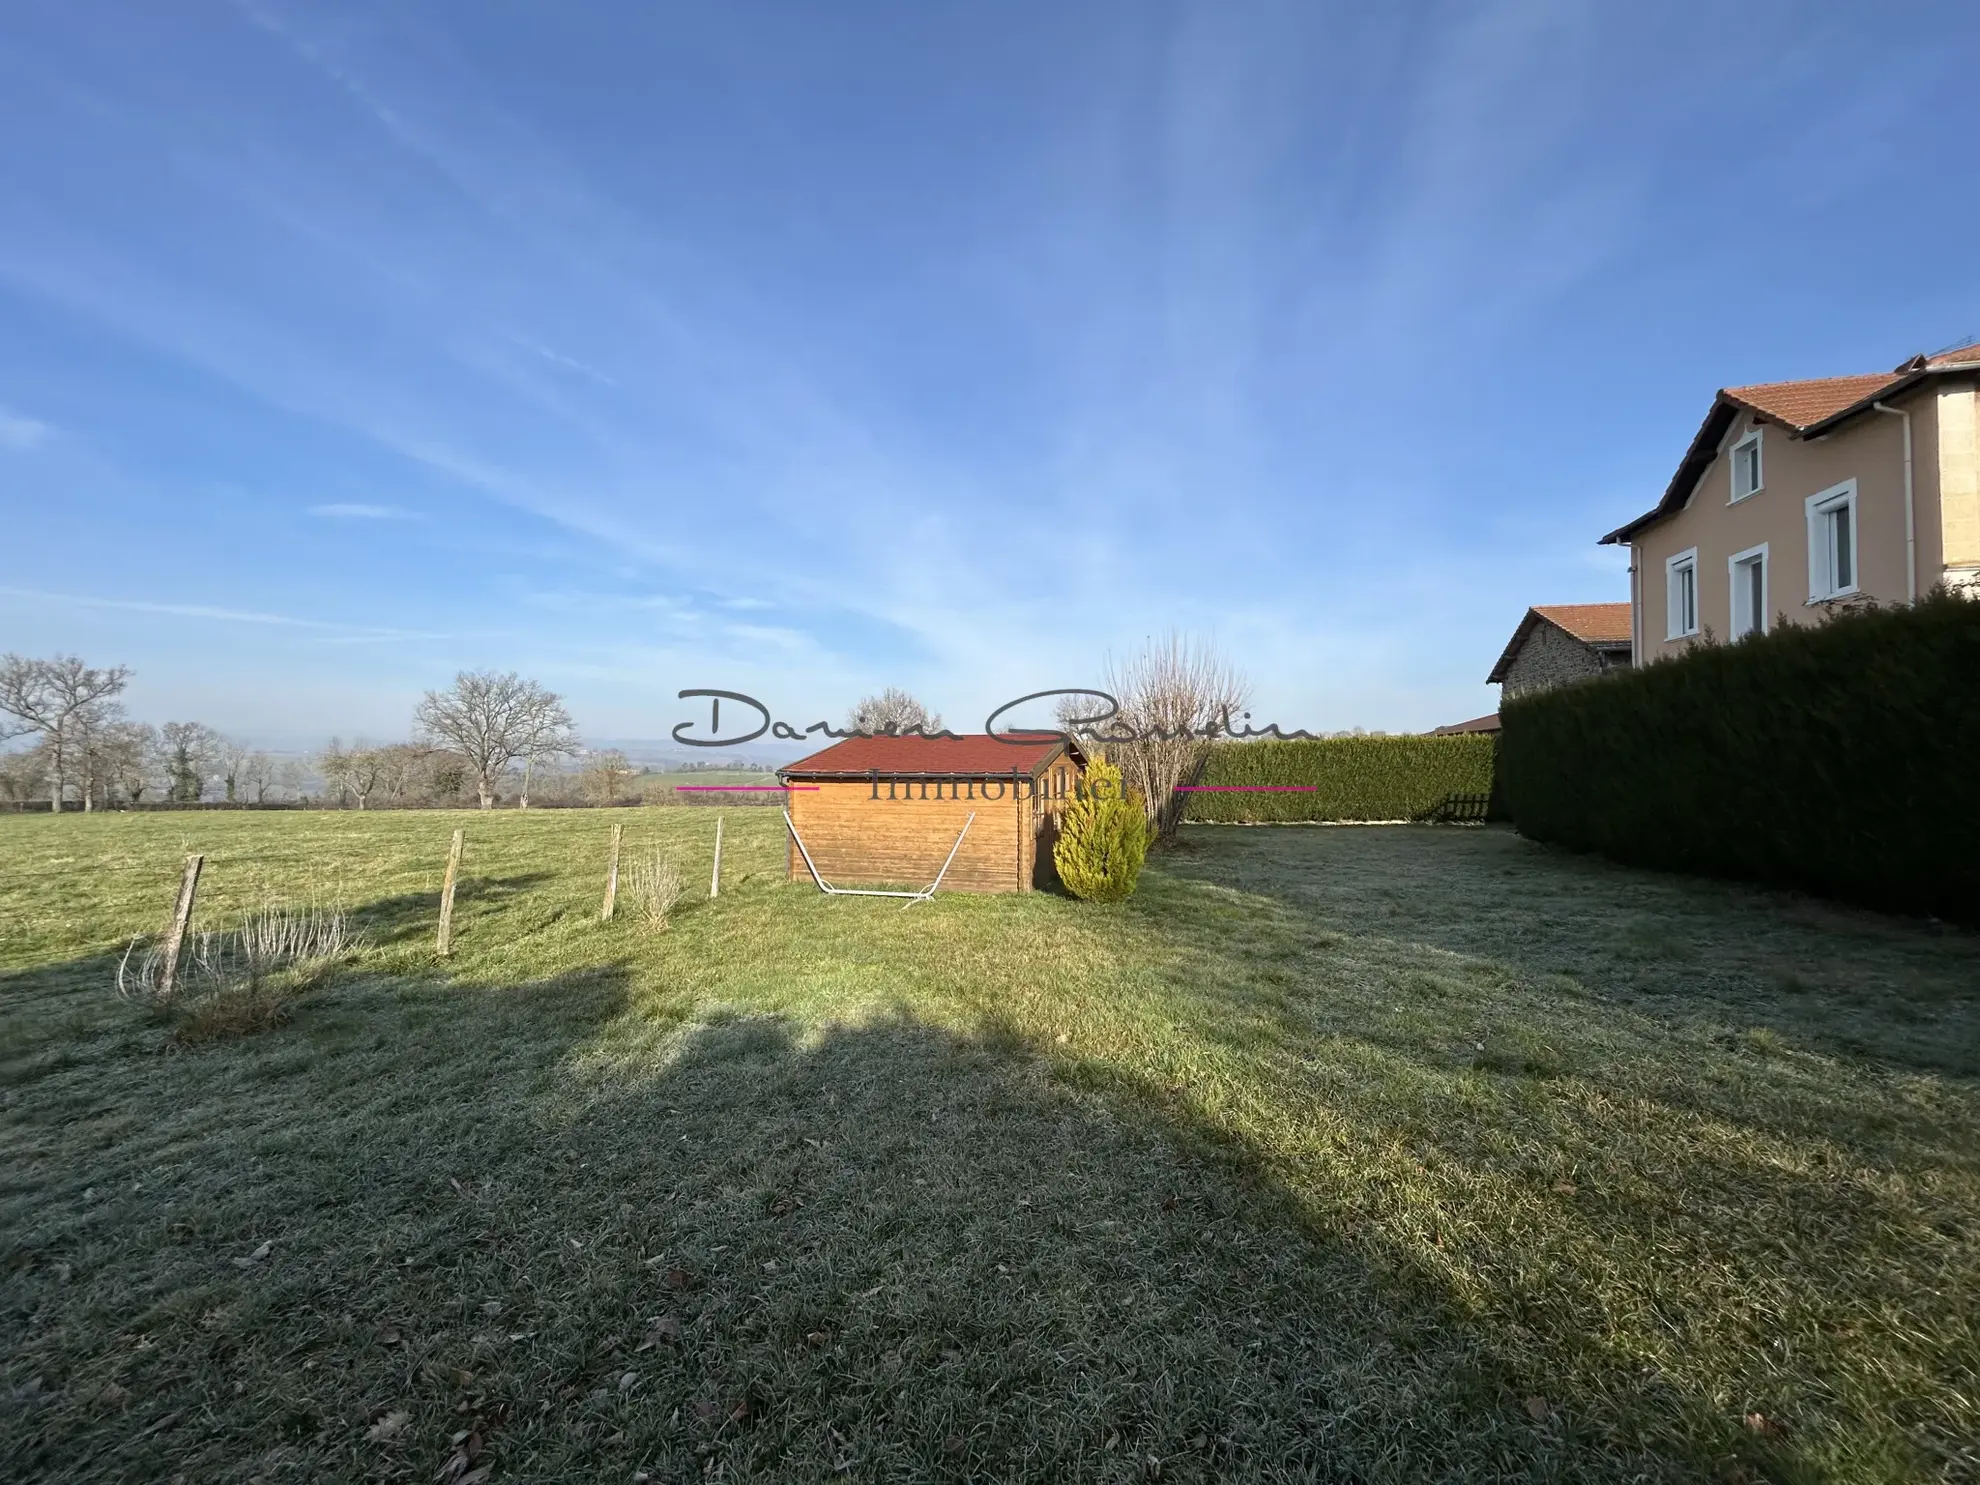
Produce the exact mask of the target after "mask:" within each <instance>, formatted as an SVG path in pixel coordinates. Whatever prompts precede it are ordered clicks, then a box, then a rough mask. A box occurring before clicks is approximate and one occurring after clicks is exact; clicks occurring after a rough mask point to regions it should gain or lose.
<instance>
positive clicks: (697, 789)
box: [674, 784, 818, 794]
mask: <svg viewBox="0 0 1980 1485" xmlns="http://www.w3.org/2000/svg"><path fill="white" fill-rule="evenodd" d="M817 787H818V786H817V785H816V784H676V785H674V788H675V790H676V791H677V792H679V793H683V794H685V793H689V792H693V793H696V794H713V793H717V792H721V793H734V792H735V791H737V790H759V789H760V790H768V791H771V792H776V791H778V790H785V791H788V790H791V789H816V788H817Z"/></svg>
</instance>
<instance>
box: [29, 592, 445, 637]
mask: <svg viewBox="0 0 1980 1485" xmlns="http://www.w3.org/2000/svg"><path fill="white" fill-rule="evenodd" d="M0 598H15V599H21V600H23V601H26V602H29V603H55V604H65V605H67V606H69V607H71V608H103V609H119V610H122V611H123V612H125V613H134V614H163V615H167V616H169V617H171V618H175V619H211V620H216V621H218V622H220V623H225V624H262V625H269V626H272V627H275V628H280V629H307V630H311V631H314V632H317V633H320V634H330V635H336V636H339V637H342V638H347V639H445V638H447V637H448V636H447V635H445V634H440V633H436V632H431V631H426V630H419V629H389V628H383V627H380V626H377V625H370V624H338V623H333V622H331V621H329V620H325V619H299V618H296V617H294V616H293V615H290V614H270V613H262V612H258V611H256V610H254V609H239V608H221V607H218V606H216V605H214V604H208V603H154V602H151V601H149V600H147V599H142V598H97V597H94V596H92V595H89V594H84V593H49V592H46V591H44V590H42V589H39V588H7V587H0Z"/></svg>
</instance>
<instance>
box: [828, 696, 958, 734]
mask: <svg viewBox="0 0 1980 1485" xmlns="http://www.w3.org/2000/svg"><path fill="white" fill-rule="evenodd" d="M846 726H847V728H849V729H850V730H851V731H854V732H877V733H886V734H888V735H889V736H891V735H893V734H895V733H902V732H914V731H921V732H940V731H941V730H942V718H941V715H940V714H939V713H937V712H931V711H930V710H929V709H928V708H927V707H925V706H923V705H922V704H921V702H919V701H917V700H916V699H915V698H914V697H913V696H910V695H909V694H908V693H907V692H905V691H903V690H902V689H901V688H900V687H898V686H889V687H888V688H887V689H886V690H884V691H882V692H881V693H880V694H879V695H878V696H862V697H861V698H860V700H859V705H857V706H855V707H854V708H853V709H852V710H851V711H849V712H847V713H846Z"/></svg>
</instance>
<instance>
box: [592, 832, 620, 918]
mask: <svg viewBox="0 0 1980 1485" xmlns="http://www.w3.org/2000/svg"><path fill="white" fill-rule="evenodd" d="M625 833H626V827H625V826H624V825H614V826H613V827H612V854H611V856H610V858H609V859H608V860H607V862H606V865H605V907H604V910H603V911H602V912H600V913H599V915H598V921H599V922H601V923H609V922H611V921H612V909H613V908H614V907H615V906H616V905H617V904H618V901H619V838H620V837H621V836H623V835H624V834H625Z"/></svg>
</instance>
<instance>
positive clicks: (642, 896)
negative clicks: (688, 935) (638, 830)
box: [626, 852, 686, 933]
mask: <svg viewBox="0 0 1980 1485" xmlns="http://www.w3.org/2000/svg"><path fill="white" fill-rule="evenodd" d="M685 885H686V884H685V882H684V881H683V879H682V877H681V869H680V868H679V867H678V866H676V865H674V863H673V862H672V861H671V860H669V859H668V858H667V857H665V856H662V855H660V854H659V853H658V852H654V853H653V854H651V855H648V856H642V857H640V858H639V859H638V860H636V861H634V862H633V863H632V868H631V870H629V871H628V872H627V873H626V895H627V897H628V898H630V899H631V901H632V905H633V910H634V912H635V913H637V914H638V916H639V920H640V922H642V923H644V924H645V925H646V926H647V927H648V928H650V929H652V930H653V931H654V932H656V933H657V932H660V931H662V930H664V929H665V928H666V927H667V924H668V922H669V920H670V919H671V917H672V915H673V911H674V908H675V906H676V905H677V904H678V903H679V902H680V900H681V892H682V891H683V890H684V888H685Z"/></svg>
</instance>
